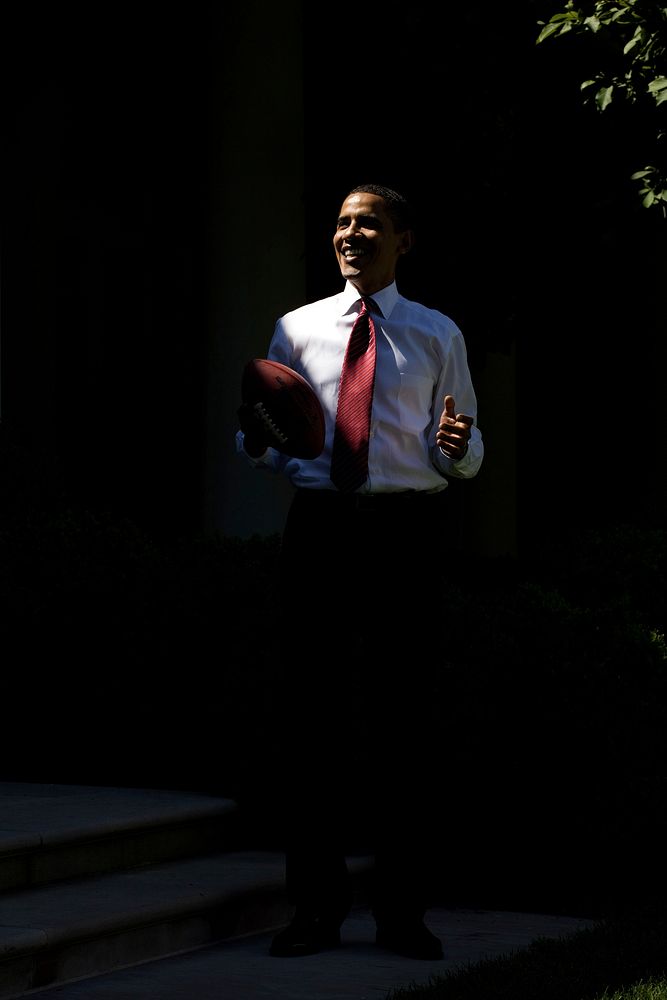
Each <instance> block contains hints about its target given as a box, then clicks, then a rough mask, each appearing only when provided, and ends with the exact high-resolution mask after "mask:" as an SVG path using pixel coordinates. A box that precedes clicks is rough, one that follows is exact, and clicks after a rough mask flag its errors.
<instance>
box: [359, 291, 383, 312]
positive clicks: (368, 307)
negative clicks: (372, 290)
mask: <svg viewBox="0 0 667 1000" xmlns="http://www.w3.org/2000/svg"><path fill="white" fill-rule="evenodd" d="M359 302H360V310H359V311H360V313H363V312H368V313H370V312H371V311H375V312H380V310H379V309H378V307H377V304H376V303H375V300H374V299H372V298H371V297H370V296H369V295H362V296H361V298H360V299H359Z"/></svg>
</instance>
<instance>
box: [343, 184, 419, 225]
mask: <svg viewBox="0 0 667 1000" xmlns="http://www.w3.org/2000/svg"><path fill="white" fill-rule="evenodd" d="M351 194H375V195H377V196H378V198H383V199H384V202H385V204H386V206H387V214H388V215H389V217H390V219H391V221H392V222H393V223H394V228H395V229H396V232H397V233H404V232H405V230H406V229H412V228H413V226H414V216H413V212H412V209H411V207H410V205H409V204H408V202H407V201H406V199H405V198H404V197H403V195H402V194H399V193H398V191H394V190H393V189H392V188H388V187H385V186H384V185H383V184H359V185H358V186H357V187H355V188H352V190H351V191H349V192H348V197H349V195H351Z"/></svg>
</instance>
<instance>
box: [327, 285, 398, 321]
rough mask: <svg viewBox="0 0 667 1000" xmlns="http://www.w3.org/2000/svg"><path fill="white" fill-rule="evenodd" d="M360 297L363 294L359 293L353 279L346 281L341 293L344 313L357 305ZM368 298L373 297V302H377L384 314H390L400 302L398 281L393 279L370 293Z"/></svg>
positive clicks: (385, 315)
mask: <svg viewBox="0 0 667 1000" xmlns="http://www.w3.org/2000/svg"><path fill="white" fill-rule="evenodd" d="M360 298H361V295H360V294H359V289H358V288H355V287H354V285H353V284H352V282H351V281H346V282H345V288H344V289H343V292H342V295H341V305H342V307H343V313H344V314H345V313H348V312H350V310H351V309H352V307H353V306H354V305H356V303H357V302H358V301H359V299H360ZM368 298H370V299H373V302H375V304H376V306H377V307H378V309H379V311H380V313H381V314H382V316H384V317H387V316H390V315H391V311H392V309H393V308H394V306H395V305H396V303H397V302H398V288H397V287H396V282H395V281H392V283H391V285H387V286H386V287H385V288H381V289H380V291H379V292H373V294H372V295H369V296H368Z"/></svg>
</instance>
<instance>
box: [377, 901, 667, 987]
mask: <svg viewBox="0 0 667 1000" xmlns="http://www.w3.org/2000/svg"><path fill="white" fill-rule="evenodd" d="M387 1000H667V901H666V900H664V899H661V900H659V901H657V902H652V903H645V904H643V905H642V906H639V907H636V908H634V909H633V910H631V911H628V912H625V913H616V914H614V915H610V916H608V917H606V918H604V919H601V920H599V921H597V922H596V923H595V924H594V925H593V926H592V927H590V928H586V929H583V930H580V931H577V932H575V933H573V934H570V935H567V936H564V937H562V938H557V939H547V938H538V939H537V940H536V941H534V942H533V944H532V945H530V946H529V947H528V948H526V949H523V950H521V951H517V952H513V953H511V954H508V955H506V956H501V957H498V958H493V959H487V960H483V961H481V962H479V963H476V964H474V965H469V966H465V967H461V968H458V969H454V970H451V971H449V972H447V973H445V974H444V975H442V976H437V977H432V978H431V979H430V980H429V981H428V982H427V983H425V984H423V985H419V984H416V983H414V984H412V985H410V986H409V987H407V988H406V987H404V988H401V989H399V990H396V991H393V992H392V993H391V994H390V995H389V997H388V998H387Z"/></svg>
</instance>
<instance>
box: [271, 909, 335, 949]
mask: <svg viewBox="0 0 667 1000" xmlns="http://www.w3.org/2000/svg"><path fill="white" fill-rule="evenodd" d="M339 947H340V929H339V928H338V927H335V926H332V925H330V924H329V925H327V924H324V923H322V922H321V921H320V920H318V919H316V918H314V919H309V920H304V919H298V918H295V919H294V920H293V921H292V923H291V924H288V926H287V927H286V928H285V929H284V930H282V931H279V932H278V933H277V934H276V936H275V937H274V939H273V941H272V942H271V947H270V948H269V954H270V955H273V956H274V957H276V958H299V957H300V956H302V955H316V954H317V952H318V951H324V950H326V949H327V948H339Z"/></svg>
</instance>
